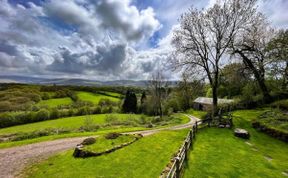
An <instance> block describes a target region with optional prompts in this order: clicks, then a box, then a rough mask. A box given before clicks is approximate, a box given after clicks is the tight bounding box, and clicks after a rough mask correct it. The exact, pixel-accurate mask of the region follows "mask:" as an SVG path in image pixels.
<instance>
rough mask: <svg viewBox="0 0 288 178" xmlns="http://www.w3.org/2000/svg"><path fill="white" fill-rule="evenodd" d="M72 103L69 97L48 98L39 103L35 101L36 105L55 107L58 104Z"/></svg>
mask: <svg viewBox="0 0 288 178" xmlns="http://www.w3.org/2000/svg"><path fill="white" fill-rule="evenodd" d="M70 104H72V100H71V98H69V97H65V98H54V99H48V100H41V101H40V102H39V103H37V104H36V105H37V106H47V107H49V108H56V107H58V106H60V105H70Z"/></svg>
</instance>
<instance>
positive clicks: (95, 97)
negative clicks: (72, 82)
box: [77, 91, 120, 104]
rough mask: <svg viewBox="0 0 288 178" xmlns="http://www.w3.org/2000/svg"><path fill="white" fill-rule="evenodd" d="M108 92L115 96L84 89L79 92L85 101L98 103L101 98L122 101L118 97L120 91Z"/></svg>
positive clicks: (79, 95) (80, 97)
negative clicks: (84, 90)
mask: <svg viewBox="0 0 288 178" xmlns="http://www.w3.org/2000/svg"><path fill="white" fill-rule="evenodd" d="M106 93H107V92H106ZM107 94H109V95H111V96H115V97H111V96H106V95H101V94H96V93H90V92H83V91H79V92H77V95H78V97H79V99H81V100H83V101H90V102H92V103H93V104H98V103H99V101H100V100H101V99H109V100H111V101H114V102H118V101H120V99H119V98H117V97H118V96H120V95H119V94H118V93H112V92H108V93H107Z"/></svg>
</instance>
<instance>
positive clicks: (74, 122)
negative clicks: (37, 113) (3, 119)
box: [0, 114, 141, 135]
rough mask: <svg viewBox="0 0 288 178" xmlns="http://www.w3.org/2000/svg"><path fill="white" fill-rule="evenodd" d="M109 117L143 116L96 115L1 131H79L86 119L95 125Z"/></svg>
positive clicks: (102, 122)
mask: <svg viewBox="0 0 288 178" xmlns="http://www.w3.org/2000/svg"><path fill="white" fill-rule="evenodd" d="M107 115H114V116H116V117H117V118H118V119H121V120H125V119H127V118H129V117H131V116H133V117H135V118H140V117H141V115H130V114H95V115H89V116H74V117H66V118H60V119H56V120H47V121H43V122H35V123H31V124H25V125H18V126H13V127H7V128H3V129H0V135H3V134H11V133H18V132H33V131H36V130H41V129H47V128H65V129H77V128H79V127H81V126H82V125H83V124H84V120H85V118H86V117H90V118H91V119H93V122H94V123H95V124H104V123H105V120H106V117H107Z"/></svg>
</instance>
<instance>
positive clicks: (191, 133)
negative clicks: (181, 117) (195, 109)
mask: <svg viewBox="0 0 288 178" xmlns="http://www.w3.org/2000/svg"><path fill="white" fill-rule="evenodd" d="M189 133H190V141H191V145H192V142H193V128H192V129H190V131H189Z"/></svg>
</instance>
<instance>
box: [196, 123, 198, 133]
mask: <svg viewBox="0 0 288 178" xmlns="http://www.w3.org/2000/svg"><path fill="white" fill-rule="evenodd" d="M197 131H198V122H197V121H196V132H197Z"/></svg>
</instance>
